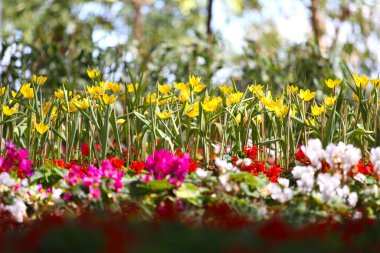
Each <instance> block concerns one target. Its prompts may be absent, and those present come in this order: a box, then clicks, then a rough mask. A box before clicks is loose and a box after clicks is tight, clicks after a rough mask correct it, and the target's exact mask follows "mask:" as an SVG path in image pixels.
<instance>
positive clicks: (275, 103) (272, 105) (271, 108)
mask: <svg viewBox="0 0 380 253" xmlns="http://www.w3.org/2000/svg"><path fill="white" fill-rule="evenodd" d="M281 106H282V101H281V100H280V99H277V100H276V101H273V100H271V101H270V103H269V104H267V105H265V108H267V109H268V110H269V111H272V112H273V111H274V112H276V110H277V111H279V110H280V108H281Z"/></svg>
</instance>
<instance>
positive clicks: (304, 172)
mask: <svg viewBox="0 0 380 253" xmlns="http://www.w3.org/2000/svg"><path fill="white" fill-rule="evenodd" d="M314 172H315V169H314V168H313V167H311V166H307V167H303V166H296V167H294V168H293V170H292V174H293V176H294V178H295V179H298V180H297V181H296V183H297V188H298V190H299V191H300V192H302V193H304V194H307V193H310V192H311V191H312V190H313V188H314Z"/></svg>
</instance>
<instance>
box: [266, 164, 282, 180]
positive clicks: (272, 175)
mask: <svg viewBox="0 0 380 253" xmlns="http://www.w3.org/2000/svg"><path fill="white" fill-rule="evenodd" d="M263 172H264V173H265V175H266V176H267V177H268V179H269V180H270V181H271V182H273V183H276V182H277V179H278V176H279V175H280V173H281V168H280V167H279V166H277V165H272V166H271V167H270V168H269V169H266V170H264V171H263Z"/></svg>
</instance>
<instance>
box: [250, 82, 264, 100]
mask: <svg viewBox="0 0 380 253" xmlns="http://www.w3.org/2000/svg"><path fill="white" fill-rule="evenodd" d="M248 89H249V90H250V91H251V92H252V93H253V95H255V96H256V97H262V96H264V90H263V89H264V86H262V85H261V84H252V85H250V86H249V87H248Z"/></svg>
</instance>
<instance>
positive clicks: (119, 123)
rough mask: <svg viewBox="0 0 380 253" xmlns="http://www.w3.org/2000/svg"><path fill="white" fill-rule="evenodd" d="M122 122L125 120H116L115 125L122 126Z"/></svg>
mask: <svg viewBox="0 0 380 253" xmlns="http://www.w3.org/2000/svg"><path fill="white" fill-rule="evenodd" d="M124 122H125V119H118V120H116V124H118V125H122V124H124Z"/></svg>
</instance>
